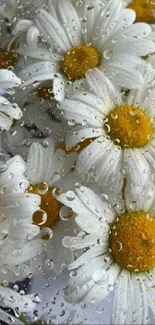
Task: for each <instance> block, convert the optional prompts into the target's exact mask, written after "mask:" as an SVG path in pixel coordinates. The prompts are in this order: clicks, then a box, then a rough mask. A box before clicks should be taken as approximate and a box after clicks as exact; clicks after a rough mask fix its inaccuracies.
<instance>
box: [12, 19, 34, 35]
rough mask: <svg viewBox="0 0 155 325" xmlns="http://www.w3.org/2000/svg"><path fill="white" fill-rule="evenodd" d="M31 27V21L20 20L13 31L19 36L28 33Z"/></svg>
mask: <svg viewBox="0 0 155 325" xmlns="http://www.w3.org/2000/svg"><path fill="white" fill-rule="evenodd" d="M31 26H33V22H32V21H31V20H26V19H23V20H20V21H19V22H18V23H17V25H16V26H15V28H14V29H13V31H12V34H13V35H18V34H19V33H21V32H26V31H27V30H28V29H29V28H30V27H31Z"/></svg>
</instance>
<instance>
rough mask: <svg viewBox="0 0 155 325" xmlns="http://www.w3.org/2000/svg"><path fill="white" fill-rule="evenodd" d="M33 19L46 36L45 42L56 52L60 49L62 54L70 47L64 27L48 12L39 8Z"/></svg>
mask: <svg viewBox="0 0 155 325" xmlns="http://www.w3.org/2000/svg"><path fill="white" fill-rule="evenodd" d="M34 20H35V23H36V26H37V27H38V29H39V31H40V32H41V33H42V34H43V35H44V37H46V39H47V42H48V43H49V44H50V45H51V46H52V47H53V48H54V50H55V51H56V52H59V51H61V53H62V54H63V53H66V52H67V51H68V50H69V49H70V48H72V45H71V43H70V42H69V40H68V37H67V34H66V33H65V31H64V28H63V27H62V26H61V25H60V23H59V22H58V21H57V20H56V19H55V18H54V17H52V16H51V15H50V14H49V13H48V12H46V11H45V10H43V9H40V12H39V14H37V15H36V17H35V19H34Z"/></svg>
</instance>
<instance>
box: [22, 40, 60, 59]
mask: <svg viewBox="0 0 155 325" xmlns="http://www.w3.org/2000/svg"><path fill="white" fill-rule="evenodd" d="M18 53H19V54H22V55H27V56H30V57H32V58H34V59H40V60H43V61H52V62H59V61H60V59H61V56H60V55H59V54H57V53H55V52H50V51H49V50H48V49H46V48H43V47H39V46H37V48H33V47H32V46H30V45H27V44H26V45H20V46H19V48H18Z"/></svg>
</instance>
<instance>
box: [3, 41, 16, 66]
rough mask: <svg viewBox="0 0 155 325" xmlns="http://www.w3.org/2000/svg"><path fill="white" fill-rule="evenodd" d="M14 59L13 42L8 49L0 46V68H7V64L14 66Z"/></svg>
mask: <svg viewBox="0 0 155 325" xmlns="http://www.w3.org/2000/svg"><path fill="white" fill-rule="evenodd" d="M16 60H17V54H16V51H15V44H14V43H13V44H12V45H11V48H10V49H9V50H7V49H3V48H2V47H0V69H7V68H8V67H9V66H14V65H15V63H16Z"/></svg>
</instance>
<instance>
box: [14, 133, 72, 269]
mask: <svg viewBox="0 0 155 325" xmlns="http://www.w3.org/2000/svg"><path fill="white" fill-rule="evenodd" d="M76 158H77V154H76V153H70V154H66V152H65V151H63V150H62V149H57V150H56V151H55V149H54V141H53V139H52V138H47V139H45V140H44V141H43V142H42V144H40V143H39V142H36V143H33V144H32V146H31V148H30V150H29V153H28V157H27V164H26V179H27V182H25V185H24V186H23V188H24V189H25V197H26V196H27V195H28V196H29V195H32V193H33V195H34V194H37V196H39V198H40V200H41V202H40V209H38V211H36V212H35V213H33V211H32V218H31V221H32V224H33V225H32V226H33V227H37V228H40V229H41V232H40V235H39V236H41V238H42V239H43V240H44V242H45V245H46V254H45V255H44V256H43V257H44V258H42V257H41V256H40V257H41V258H40V263H41V266H42V265H43V263H44V262H45V269H46V270H47V271H48V270H49V271H51V269H52V268H53V266H54V270H55V271H56V272H57V273H60V272H61V271H62V268H63V264H64V263H65V264H67V263H68V262H70V261H71V260H73V256H72V255H71V254H70V252H69V253H68V250H65V251H64V249H63V247H62V245H61V241H62V238H63V237H64V235H65V234H67V233H69V234H72V233H74V229H75V222H74V220H73V218H72V213H71V211H70V210H69V211H68V210H67V211H66V208H63V207H62V206H61V204H60V202H58V201H57V200H56V199H55V198H54V197H53V194H52V190H53V188H54V187H55V186H56V185H57V183H58V182H59V184H62V185H63V182H64V181H63V179H64V177H65V176H66V175H67V174H68V173H69V171H70V169H71V168H72V167H74V163H75V160H76ZM17 176H18V175H17ZM66 177H67V176H66ZM65 180H66V178H65ZM30 193H31V194H30ZM25 213H26V211H25ZM64 220H66V224H65V221H64ZM41 259H42V261H41ZM43 259H44V262H43ZM48 263H49V265H48ZM32 265H34V263H31V265H30V267H31V268H32ZM35 267H36V268H37V267H38V263H36V265H35ZM41 273H42V270H41Z"/></svg>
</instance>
